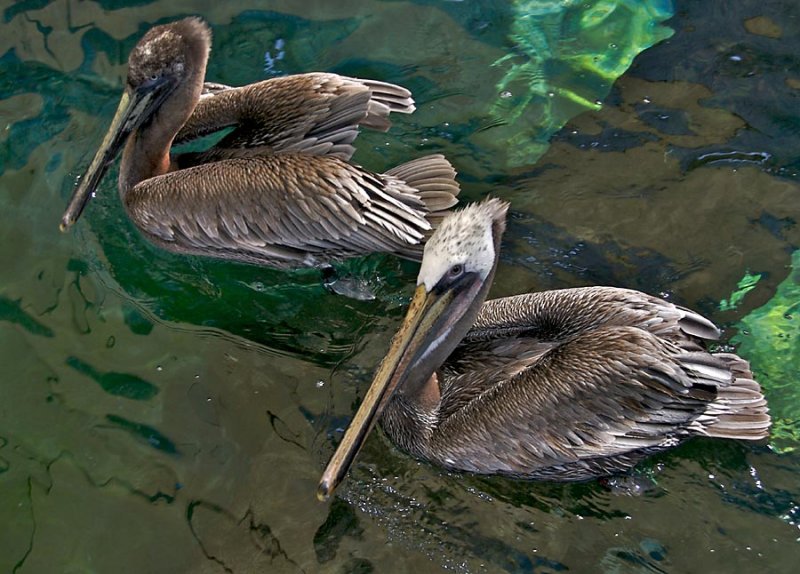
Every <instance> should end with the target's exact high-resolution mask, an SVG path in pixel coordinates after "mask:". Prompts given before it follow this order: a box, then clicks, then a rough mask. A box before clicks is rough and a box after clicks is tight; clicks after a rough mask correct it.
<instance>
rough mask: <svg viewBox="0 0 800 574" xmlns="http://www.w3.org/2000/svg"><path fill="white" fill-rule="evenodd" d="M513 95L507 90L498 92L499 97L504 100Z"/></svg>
mask: <svg viewBox="0 0 800 574" xmlns="http://www.w3.org/2000/svg"><path fill="white" fill-rule="evenodd" d="M513 95H514V94H512V93H511V92H509V91H508V90H503V91H502V92H500V97H501V98H503V99H504V100H505V99H508V98H510V97H511V96H513Z"/></svg>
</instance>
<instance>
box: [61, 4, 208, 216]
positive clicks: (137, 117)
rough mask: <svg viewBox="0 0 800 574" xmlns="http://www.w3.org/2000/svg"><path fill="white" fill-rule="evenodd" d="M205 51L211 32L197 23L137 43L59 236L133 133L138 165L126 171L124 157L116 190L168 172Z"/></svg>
mask: <svg viewBox="0 0 800 574" xmlns="http://www.w3.org/2000/svg"><path fill="white" fill-rule="evenodd" d="M210 49H211V30H210V29H209V28H208V26H207V25H206V24H205V22H203V21H202V20H200V19H199V18H184V19H183V20H179V21H177V22H172V23H170V24H166V25H163V26H155V27H154V28H152V29H150V30H149V31H148V32H147V33H146V34H145V35H144V36H143V37H142V39H141V40H139V42H138V43H137V44H136V46H135V47H134V49H133V51H132V52H131V54H130V56H129V58H128V78H127V82H126V84H125V91H124V92H123V94H122V98H121V100H120V103H119V106H118V107H117V111H116V113H115V114H114V119H112V120H111V126H110V127H109V129H108V132H107V133H106V136H105V137H104V138H103V142H102V143H101V144H100V147H99V149H98V150H97V153H95V156H94V159H93V160H92V163H91V164H90V165H89V168H88V169H87V170H86V173H85V174H84V176H83V177H82V178H81V179H80V182H79V184H78V186H77V187H76V188H75V191H74V192H73V194H72V198H71V199H70V202H69V204H68V206H67V209H66V211H64V215H63V216H62V218H61V225H60V227H61V230H62V231H65V230H67V229H68V228H69V227H70V226H71V225H72V224H73V223H75V222H76V221H77V220H78V218H79V217H80V215H81V212H82V211H83V208H84V207H85V206H86V203H87V202H88V200H89V198H90V197H92V195H93V194H94V192H95V190H96V189H97V186H98V185H99V184H100V181H101V180H102V178H103V175H105V173H106V171H107V169H108V167H109V166H110V165H111V163H112V162H113V161H114V159H115V158H116V157H117V155H118V154H119V152H120V150H121V149H122V146H123V144H124V143H125V142H126V141H127V140H128V138H129V137H130V136H131V135H132V134H134V132H136V131H137V130H138V131H139V133H138V139H141V140H142V141H141V143H140V146H139V147H140V148H141V150H142V151H143V153H142V155H141V157H137V158H136V160H137V161H138V162H139V165H137V166H128V167H129V169H127V170H126V169H124V168H125V165H124V164H125V163H126V161H125V159H126V158H125V155H123V169H121V170H120V189H121V190H123V191H126V190H127V189H129V188H130V187H133V185H135V184H136V183H138V181H141V179H144V178H145V177H151V176H153V175H158V174H159V173H164V172H166V171H167V169H168V168H169V147H170V145H171V144H172V139H173V138H174V137H175V134H176V133H177V132H178V130H179V129H180V128H181V126H182V125H183V124H184V123H185V121H186V120H187V119H188V118H189V116H190V115H191V113H192V110H193V109H194V107H195V105H196V104H197V100H198V99H199V97H200V90H201V88H202V83H203V78H204V77H205V68H206V61H207V60H208V53H209V51H210ZM171 96H175V97H171ZM134 139H136V138H134ZM131 149H132V151H131V155H132V154H133V153H134V150H133V148H131ZM136 151H138V150H136ZM130 161H132V160H130ZM130 161H129V163H130ZM123 172H125V173H123Z"/></svg>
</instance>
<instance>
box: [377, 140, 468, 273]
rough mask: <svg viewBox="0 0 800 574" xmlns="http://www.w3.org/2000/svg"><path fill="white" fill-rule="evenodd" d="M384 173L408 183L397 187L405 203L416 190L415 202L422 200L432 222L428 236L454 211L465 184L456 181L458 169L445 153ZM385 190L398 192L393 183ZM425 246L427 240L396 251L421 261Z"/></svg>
mask: <svg viewBox="0 0 800 574" xmlns="http://www.w3.org/2000/svg"><path fill="white" fill-rule="evenodd" d="M384 175H386V176H389V177H392V178H394V179H396V180H400V181H402V182H403V183H404V184H405V185H404V186H402V188H403V189H402V191H401V190H396V191H397V192H399V193H402V194H403V195H404V196H405V199H404V200H403V202H404V203H406V204H408V202H409V193H411V194H413V200H414V202H417V201H418V202H420V203H421V205H420V206H419V207H420V209H421V210H422V211H423V213H424V217H425V219H426V220H427V222H428V224H430V229H428V230H427V231H426V232H425V240H427V238H429V237H430V236H431V234H432V233H433V231H434V230H435V229H436V227H437V226H438V225H439V224H440V223H441V222H442V220H443V219H444V218H445V216H447V215H448V214H449V213H450V211H449V209H450V208H451V207H453V206H454V205H456V204H457V203H458V199H457V197H458V194H459V192H460V191H461V188H460V187H459V185H458V182H457V181H456V170H455V169H454V168H453V166H452V165H451V164H450V162H449V161H447V159H446V158H445V157H444V156H443V155H441V154H433V155H428V156H425V157H420V158H417V159H414V160H411V161H409V162H406V163H403V164H400V165H398V166H396V167H393V168H392V169H390V170H389V171H387V172H386V173H385V174H384ZM384 191H385V192H386V193H387V194H389V195H391V194H392V193H394V192H395V190H393V187H392V186H388V185H387V186H386V187H385V190H384ZM398 199H399V198H398ZM423 248H424V241H422V242H420V243H418V244H416V245H412V246H408V247H405V248H402V249H400V250H398V251H396V253H397V254H398V255H401V256H402V257H407V258H409V259H413V260H414V261H419V260H421V259H422V251H423Z"/></svg>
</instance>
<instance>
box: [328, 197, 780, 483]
mask: <svg viewBox="0 0 800 574" xmlns="http://www.w3.org/2000/svg"><path fill="white" fill-rule="evenodd" d="M506 209H507V204H505V203H503V202H500V201H497V200H490V201H487V202H484V203H482V204H476V205H471V206H468V207H467V208H465V209H464V210H462V211H459V212H456V213H454V214H452V215H450V216H449V217H448V218H446V219H445V221H444V222H443V223H442V224H441V226H440V227H439V229H437V230H436V232H434V234H433V236H432V237H431V239H430V240H429V241H428V244H427V245H426V248H425V256H424V258H423V261H422V268H421V269H420V274H419V279H418V287H417V292H416V294H415V296H414V299H413V301H412V303H411V307H410V309H409V312H408V314H407V316H406V319H405V321H404V323H403V326H402V327H401V329H400V331H399V332H398V334H397V335H396V336H395V338H394V340H393V341H392V346H391V348H390V350H389V352H388V354H387V356H386V358H385V359H384V361H383V363H381V366H380V368H379V370H378V373H377V374H376V375H375V380H374V381H373V384H372V386H371V387H370V389H369V391H368V392H367V395H366V396H365V398H364V401H363V403H362V406H361V407H360V408H359V411H358V413H357V414H356V416H355V418H354V419H353V422H352V423H351V425H350V428H348V430H347V433H346V434H345V437H344V439H343V440H342V442H341V443H340V445H339V448H338V449H337V452H336V453H335V454H334V457H333V459H332V460H331V463H330V464H329V466H328V469H327V470H326V472H325V475H324V476H323V479H322V481H321V483H320V490H319V495H320V497H322V498H325V497H327V496H329V495H330V493H331V492H332V490H333V489H334V488H335V487H336V485H337V484H338V482H339V481H340V480H341V479H342V478H343V477H344V475H345V473H346V471H347V467H348V466H349V464H350V463H351V462H352V460H353V459H354V457H355V455H356V454H357V452H358V449H359V448H360V445H361V443H362V442H363V440H364V438H365V437H366V436H367V434H368V432H369V429H370V428H371V426H372V424H373V423H374V420H375V418H376V417H377V416H379V415H382V418H381V424H382V426H383V428H384V430H385V432H386V434H387V435H388V436H389V438H390V439H391V440H392V441H393V442H394V443H395V444H396V445H397V446H398V447H400V448H401V449H403V450H405V451H407V452H409V453H410V454H412V455H413V456H415V457H417V458H420V459H423V460H427V461H430V462H432V463H434V464H437V465H440V466H443V467H445V468H448V469H452V470H461V471H469V472H475V473H480V474H502V475H507V476H513V477H521V478H531V479H549V480H559V481H570V480H587V479H591V478H595V477H599V476H603V475H608V474H612V473H617V472H622V471H626V470H628V469H630V468H631V467H632V466H633V465H635V464H636V463H637V462H639V461H640V460H641V459H643V458H644V457H646V456H648V455H651V454H653V453H656V452H659V451H663V450H665V449H668V448H671V447H674V446H676V445H677V444H679V443H680V442H681V441H683V440H684V439H687V438H689V437H692V436H698V435H701V436H708V437H718V438H732V439H742V440H759V439H763V438H765V437H766V436H767V435H768V431H769V426H770V417H769V414H768V408H767V403H766V400H765V399H764V396H763V395H762V393H761V389H760V387H759V385H758V383H756V382H755V381H754V380H753V375H752V373H751V372H750V367H749V365H748V363H747V361H745V360H744V359H742V358H740V357H738V356H737V355H735V354H732V353H709V352H708V351H707V350H706V342H707V341H709V340H714V339H717V338H718V337H719V335H720V332H719V330H718V329H717V327H716V326H714V324H713V323H711V322H710V321H709V320H707V319H705V318H704V317H702V316H700V315H699V314H697V313H695V312H694V311H691V310H689V309H685V308H683V307H679V306H676V305H674V304H672V303H669V302H667V301H664V300H663V299H659V298H656V297H651V296H649V295H646V294H644V293H641V292H638V291H632V290H629V289H619V288H615V287H586V288H577V289H564V290H557V291H545V292H540V293H528V294H524V295H517V296H515V297H507V298H504V299H496V300H492V301H487V302H486V303H483V301H484V298H485V296H486V292H487V291H488V287H489V285H490V284H491V279H492V277H493V274H494V270H495V268H496V265H497V252H498V247H499V244H500V236H501V235H502V232H503V229H504V227H505V214H506Z"/></svg>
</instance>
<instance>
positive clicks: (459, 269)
mask: <svg viewBox="0 0 800 574" xmlns="http://www.w3.org/2000/svg"><path fill="white" fill-rule="evenodd" d="M462 273H464V266H463V265H462V264H461V263H456V264H455V265H453V266H452V267H451V268H450V270H449V271H448V272H447V274H448V275H450V277H451V278H452V279H455V278H456V277H458V276H460V275H461V274H462Z"/></svg>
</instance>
